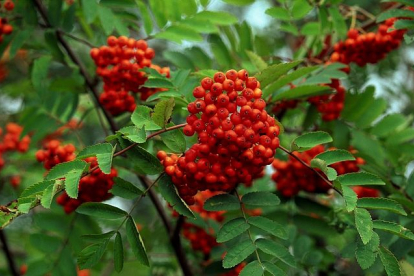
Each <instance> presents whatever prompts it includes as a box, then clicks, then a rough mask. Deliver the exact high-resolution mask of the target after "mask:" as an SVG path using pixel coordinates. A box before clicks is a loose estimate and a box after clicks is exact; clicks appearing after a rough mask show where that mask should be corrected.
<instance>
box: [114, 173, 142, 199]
mask: <svg viewBox="0 0 414 276" xmlns="http://www.w3.org/2000/svg"><path fill="white" fill-rule="evenodd" d="M114 181H115V184H114V185H113V186H112V189H111V190H110V192H111V193H112V194H114V195H116V196H120V197H123V198H126V199H134V198H137V197H138V196H139V195H142V193H143V192H142V191H141V190H140V189H139V188H137V187H136V186H135V185H134V184H132V183H131V182H129V181H126V180H124V179H122V178H119V177H115V178H114Z"/></svg>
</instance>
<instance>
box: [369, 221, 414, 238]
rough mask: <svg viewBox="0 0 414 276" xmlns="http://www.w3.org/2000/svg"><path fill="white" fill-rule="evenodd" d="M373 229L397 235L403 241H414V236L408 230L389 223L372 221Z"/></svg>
mask: <svg viewBox="0 0 414 276" xmlns="http://www.w3.org/2000/svg"><path fill="white" fill-rule="evenodd" d="M374 228H375V229H379V230H383V231H386V232H389V233H391V234H394V235H397V236H399V237H401V238H403V239H407V240H414V234H413V232H411V231H410V230H409V229H407V228H405V227H403V226H401V225H399V224H396V223H394V222H390V221H384V220H374Z"/></svg>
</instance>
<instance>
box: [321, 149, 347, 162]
mask: <svg viewBox="0 0 414 276" xmlns="http://www.w3.org/2000/svg"><path fill="white" fill-rule="evenodd" d="M315 158H318V159H321V160H323V161H325V162H326V165H331V164H334V163H338V162H342V161H348V160H355V157H354V156H353V155H352V154H351V153H350V152H349V151H346V150H342V149H335V150H327V151H325V152H322V153H320V154H318V155H316V156H315Z"/></svg>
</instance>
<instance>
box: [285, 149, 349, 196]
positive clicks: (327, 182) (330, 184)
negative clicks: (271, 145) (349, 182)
mask: <svg viewBox="0 0 414 276" xmlns="http://www.w3.org/2000/svg"><path fill="white" fill-rule="evenodd" d="M279 148H280V149H281V150H283V151H284V152H286V153H287V154H289V155H290V156H292V157H293V158H295V159H296V160H298V161H299V162H300V163H301V164H302V165H304V166H305V167H307V168H308V169H310V170H312V171H313V172H314V173H316V174H317V175H318V176H319V177H320V178H322V180H323V181H324V182H325V183H326V184H328V185H329V186H331V188H332V189H334V190H335V191H336V192H337V193H338V194H340V195H342V192H341V191H340V190H339V189H337V188H336V187H334V185H333V184H332V183H331V182H330V181H329V180H328V179H326V178H325V176H324V175H322V174H321V173H320V172H318V171H317V170H315V169H314V168H312V167H311V166H309V165H308V164H306V163H305V161H303V160H302V159H300V158H299V157H297V156H296V155H294V154H293V153H292V152H290V151H289V150H287V149H285V148H284V147H282V146H279Z"/></svg>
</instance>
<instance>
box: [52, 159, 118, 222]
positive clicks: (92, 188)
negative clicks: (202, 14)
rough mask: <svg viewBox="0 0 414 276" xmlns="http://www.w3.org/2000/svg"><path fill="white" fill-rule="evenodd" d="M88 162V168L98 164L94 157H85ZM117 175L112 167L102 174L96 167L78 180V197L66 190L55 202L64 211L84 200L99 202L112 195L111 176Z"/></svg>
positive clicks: (75, 206)
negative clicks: (72, 196) (109, 171)
mask: <svg viewBox="0 0 414 276" xmlns="http://www.w3.org/2000/svg"><path fill="white" fill-rule="evenodd" d="M85 161H86V162H88V163H90V168H93V167H95V166H97V165H98V162H97V161H96V158H95V157H90V158H87V159H85ZM116 176H117V171H116V170H115V169H114V168H112V169H111V173H110V174H104V173H103V172H102V171H101V170H100V169H97V170H95V171H93V172H92V173H90V174H89V175H87V176H84V177H82V179H81V180H80V182H79V194H78V198H76V199H75V198H70V197H69V196H68V195H67V194H66V192H64V193H63V194H61V195H60V196H59V197H58V198H57V203H58V204H59V205H62V206H63V209H64V210H65V212H66V213H68V214H69V213H71V212H73V211H75V210H76V208H78V207H79V205H81V204H82V203H84V202H101V201H104V200H107V199H109V198H111V197H112V194H111V193H109V190H110V189H112V186H113V185H114V180H113V178H114V177H116Z"/></svg>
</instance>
